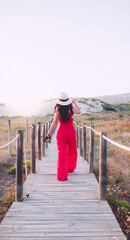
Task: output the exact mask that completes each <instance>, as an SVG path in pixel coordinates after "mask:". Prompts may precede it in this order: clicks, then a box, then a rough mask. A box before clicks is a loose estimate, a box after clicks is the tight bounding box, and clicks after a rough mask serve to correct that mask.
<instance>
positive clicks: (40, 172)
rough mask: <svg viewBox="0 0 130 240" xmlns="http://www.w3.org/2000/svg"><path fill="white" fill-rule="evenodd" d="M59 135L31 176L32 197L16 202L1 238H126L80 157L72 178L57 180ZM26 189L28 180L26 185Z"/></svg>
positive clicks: (4, 223) (5, 220)
mask: <svg viewBox="0 0 130 240" xmlns="http://www.w3.org/2000/svg"><path fill="white" fill-rule="evenodd" d="M56 162H57V150H56V141H55V136H54V137H53V140H52V142H51V144H49V148H48V149H47V150H46V157H44V158H42V160H38V161H37V169H36V170H37V173H36V174H30V175H29V177H28V181H29V186H30V196H29V198H25V200H24V201H23V202H14V203H13V204H12V206H11V208H10V210H9V211H8V213H7V214H6V217H5V218H4V219H3V221H2V223H1V224H0V240H16V239H17V240H20V239H21V240H22V239H23V240H27V239H28V240H39V239H43V240H44V239H46V240H48V239H50V240H52V239H54V240H62V239H63V240H71V239H75V240H83V239H86V240H111V239H114V240H124V239H126V237H125V236H124V234H123V233H122V231H121V229H120V227H119V224H118V223H117V221H116V219H115V217H114V215H113V213H112V211H111V209H110V207H109V205H108V203H107V201H99V200H98V183H97V181H96V178H95V176H94V175H93V174H88V164H87V162H86V161H83V160H82V158H81V157H78V165H77V169H76V171H75V172H74V173H70V174H69V177H68V178H69V180H68V181H65V182H59V181H57V179H56ZM24 188H25V190H26V183H25V184H24Z"/></svg>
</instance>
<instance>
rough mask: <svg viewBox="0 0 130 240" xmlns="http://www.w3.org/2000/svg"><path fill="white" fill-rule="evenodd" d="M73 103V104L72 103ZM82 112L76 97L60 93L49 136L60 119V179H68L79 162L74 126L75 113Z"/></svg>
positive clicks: (58, 162) (58, 133) (58, 132)
mask: <svg viewBox="0 0 130 240" xmlns="http://www.w3.org/2000/svg"><path fill="white" fill-rule="evenodd" d="M72 104H73V105H72ZM74 113H75V114H80V113H81V112H80V109H79V108H78V106H77V104H76V103H75V101H74V99H71V98H68V95H67V94H66V93H64V92H62V93H61V94H60V97H59V99H58V101H57V104H56V107H55V113H54V120H53V122H52V124H51V127H50V129H49V131H48V134H47V137H49V136H50V135H51V132H52V130H53V129H54V128H55V127H56V125H57V123H58V121H59V128H58V131H57V137H56V139H57V149H58V160H57V179H58V180H59V181H65V180H68V178H67V177H68V173H69V172H73V171H74V169H75V168H76V164H77V146H76V133H75V129H74V126H73V118H72V116H73V114H74Z"/></svg>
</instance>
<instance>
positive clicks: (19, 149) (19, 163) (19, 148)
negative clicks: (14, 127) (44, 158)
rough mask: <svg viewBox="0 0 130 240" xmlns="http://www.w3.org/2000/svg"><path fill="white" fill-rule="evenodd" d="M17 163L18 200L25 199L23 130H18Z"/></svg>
mask: <svg viewBox="0 0 130 240" xmlns="http://www.w3.org/2000/svg"><path fill="white" fill-rule="evenodd" d="M18 134H20V136H19V137H18V138H17V163H16V202H22V201H23V130H18Z"/></svg>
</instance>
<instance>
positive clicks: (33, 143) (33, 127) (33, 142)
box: [31, 124, 36, 173]
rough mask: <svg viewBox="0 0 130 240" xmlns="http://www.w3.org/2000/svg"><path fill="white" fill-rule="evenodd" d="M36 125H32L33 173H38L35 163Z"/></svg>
mask: <svg viewBox="0 0 130 240" xmlns="http://www.w3.org/2000/svg"><path fill="white" fill-rule="evenodd" d="M35 154H36V152H35V124H33V125H32V161H31V170H32V173H36V162H35Z"/></svg>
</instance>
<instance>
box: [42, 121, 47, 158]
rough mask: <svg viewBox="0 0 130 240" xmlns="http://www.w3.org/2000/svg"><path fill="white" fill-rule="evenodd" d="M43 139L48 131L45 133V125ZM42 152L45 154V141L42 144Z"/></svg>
mask: <svg viewBox="0 0 130 240" xmlns="http://www.w3.org/2000/svg"><path fill="white" fill-rule="evenodd" d="M42 136H43V139H44V138H45V136H46V133H45V125H43V135H42ZM42 152H43V156H45V142H43V144H42Z"/></svg>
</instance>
